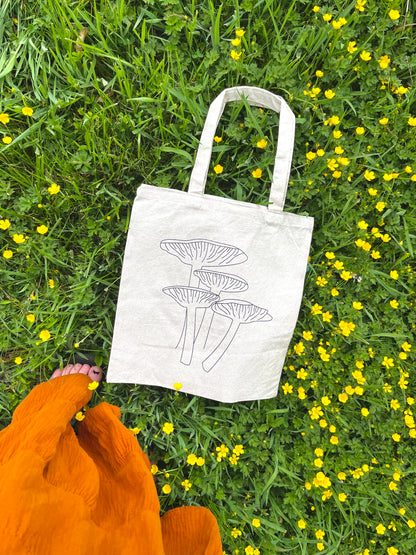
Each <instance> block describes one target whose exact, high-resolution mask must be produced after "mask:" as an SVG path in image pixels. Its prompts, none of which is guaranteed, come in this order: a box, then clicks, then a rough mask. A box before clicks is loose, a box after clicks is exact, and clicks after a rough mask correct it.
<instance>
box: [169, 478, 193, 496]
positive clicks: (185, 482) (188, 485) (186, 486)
mask: <svg viewBox="0 0 416 555" xmlns="http://www.w3.org/2000/svg"><path fill="white" fill-rule="evenodd" d="M181 486H183V487H184V489H185V491H189V490H190V489H191V487H192V484H191V482H190V481H189V480H184V481H183V482H181ZM165 493H166V492H165ZM167 493H169V492H167Z"/></svg>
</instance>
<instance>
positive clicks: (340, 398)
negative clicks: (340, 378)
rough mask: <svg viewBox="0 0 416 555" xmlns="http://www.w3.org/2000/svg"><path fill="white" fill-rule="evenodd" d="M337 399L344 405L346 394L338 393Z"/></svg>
mask: <svg viewBox="0 0 416 555" xmlns="http://www.w3.org/2000/svg"><path fill="white" fill-rule="evenodd" d="M338 399H339V401H341V403H346V402H347V401H348V395H347V394H346V393H340V394H339V395H338Z"/></svg>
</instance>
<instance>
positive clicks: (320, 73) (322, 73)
mask: <svg viewBox="0 0 416 555" xmlns="http://www.w3.org/2000/svg"><path fill="white" fill-rule="evenodd" d="M315 75H316V76H317V77H323V76H324V72H323V71H321V70H320V69H317V70H316V71H315Z"/></svg>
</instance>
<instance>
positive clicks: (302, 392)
mask: <svg viewBox="0 0 416 555" xmlns="http://www.w3.org/2000/svg"><path fill="white" fill-rule="evenodd" d="M298 397H299V399H306V393H305V388H303V387H298Z"/></svg>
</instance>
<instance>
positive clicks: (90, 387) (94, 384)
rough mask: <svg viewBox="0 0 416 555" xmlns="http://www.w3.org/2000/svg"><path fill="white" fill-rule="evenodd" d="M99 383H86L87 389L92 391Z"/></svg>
mask: <svg viewBox="0 0 416 555" xmlns="http://www.w3.org/2000/svg"><path fill="white" fill-rule="evenodd" d="M99 385H100V383H99V382H91V383H89V384H88V389H89V390H90V391H94V389H97V387H98V386H99Z"/></svg>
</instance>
